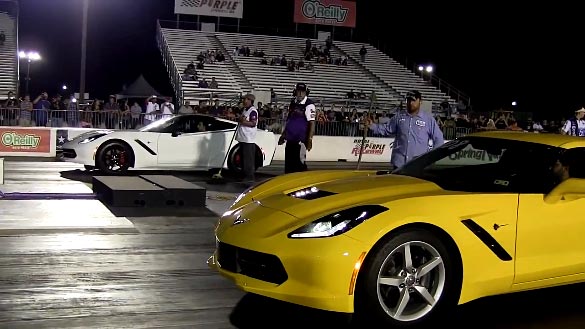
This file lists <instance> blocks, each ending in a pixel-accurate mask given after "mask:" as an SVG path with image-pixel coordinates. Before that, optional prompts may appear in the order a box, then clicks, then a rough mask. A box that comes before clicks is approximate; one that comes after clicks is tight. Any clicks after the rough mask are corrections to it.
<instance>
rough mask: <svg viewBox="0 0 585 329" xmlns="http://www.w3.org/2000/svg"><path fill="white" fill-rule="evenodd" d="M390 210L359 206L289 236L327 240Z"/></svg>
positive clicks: (314, 223)
mask: <svg viewBox="0 0 585 329" xmlns="http://www.w3.org/2000/svg"><path fill="white" fill-rule="evenodd" d="M386 210H388V208H386V207H383V206H378V205H366V206H357V207H353V208H349V209H345V210H341V211H339V212H336V213H333V214H331V215H327V216H325V217H321V218H319V219H317V220H315V221H313V222H311V223H309V224H307V225H305V226H302V227H300V228H298V229H296V230H294V231H293V232H291V233H289V234H288V237H289V238H293V239H299V238H326V237H330V236H335V235H340V234H343V233H345V232H347V231H349V230H351V229H352V228H354V227H356V226H358V225H359V224H361V223H363V222H364V221H366V220H368V219H369V218H372V217H374V216H376V215H378V214H380V213H382V212H384V211H386Z"/></svg>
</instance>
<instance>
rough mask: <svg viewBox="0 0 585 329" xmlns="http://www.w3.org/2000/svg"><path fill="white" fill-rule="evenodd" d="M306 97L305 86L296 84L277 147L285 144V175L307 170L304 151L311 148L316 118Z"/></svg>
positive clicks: (314, 111) (312, 105)
mask: <svg viewBox="0 0 585 329" xmlns="http://www.w3.org/2000/svg"><path fill="white" fill-rule="evenodd" d="M307 95H308V90H307V85H306V84H304V83H298V84H297V85H296V87H295V98H294V99H293V100H292V101H291V102H290V106H289V109H288V117H287V120H286V125H285V127H284V131H283V132H282V135H281V136H280V139H279V140H278V145H282V144H284V143H285V142H286V147H285V150H284V173H285V174H288V173H293V172H299V171H305V170H307V166H306V164H305V157H306V152H305V149H306V151H310V150H311V149H312V148H313V132H314V131H315V116H316V109H315V104H314V103H313V101H312V100H311V99H310V98H308V96H307Z"/></svg>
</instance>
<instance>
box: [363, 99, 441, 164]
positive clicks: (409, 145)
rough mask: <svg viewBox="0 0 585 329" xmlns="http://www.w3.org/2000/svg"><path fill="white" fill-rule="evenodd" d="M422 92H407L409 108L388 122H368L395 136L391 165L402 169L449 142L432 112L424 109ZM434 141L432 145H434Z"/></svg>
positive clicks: (381, 133)
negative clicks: (421, 104) (446, 141)
mask: <svg viewBox="0 0 585 329" xmlns="http://www.w3.org/2000/svg"><path fill="white" fill-rule="evenodd" d="M420 103H421V94H420V92H418V91H417V90H413V91H410V92H409V93H408V94H407V95H406V111H400V112H398V113H396V115H394V116H393V117H392V118H390V120H389V121H388V122H386V123H378V124H377V123H372V120H371V119H369V120H367V122H366V124H367V125H368V126H369V128H370V129H371V130H372V131H373V132H374V133H376V134H379V135H382V136H389V135H392V136H394V145H393V146H392V157H391V159H390V164H392V165H393V166H394V168H400V167H402V166H403V165H404V164H405V163H407V162H408V161H410V160H412V159H413V158H415V157H417V156H419V155H422V154H424V153H426V152H428V151H429V150H430V149H431V148H433V147H439V146H441V145H443V143H444V142H445V141H444V139H443V132H442V131H441V128H439V125H438V124H437V121H435V118H433V116H432V115H431V114H430V113H426V112H421V111H420ZM430 141H432V142H433V143H432V146H431V145H430V143H429V142H430Z"/></svg>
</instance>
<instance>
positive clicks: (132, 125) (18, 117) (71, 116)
mask: <svg viewBox="0 0 585 329" xmlns="http://www.w3.org/2000/svg"><path fill="white" fill-rule="evenodd" d="M166 116H168V115H164V114H158V115H152V114H144V113H135V114H131V113H126V114H122V113H119V112H108V111H56V110H55V111H47V110H32V111H25V110H20V109H0V126H17V127H53V128H63V127H71V128H73V127H77V128H79V127H81V128H94V129H117V130H135V129H139V128H141V127H143V126H144V125H146V124H148V123H150V122H152V121H156V120H158V119H162V118H164V117H166ZM214 116H215V117H218V118H223V119H227V120H232V121H233V120H236V117H235V116H234V115H231V116H227V117H226V116H222V115H214ZM284 123H285V121H284V120H283V119H278V118H265V117H262V116H261V117H260V121H259V122H258V128H259V129H262V130H268V131H271V132H273V133H275V134H280V133H281V132H282V129H283V127H284ZM442 130H443V135H444V137H445V139H455V138H457V137H461V136H465V135H468V134H470V133H472V132H473V130H472V129H470V128H465V127H443V128H442ZM315 135H316V136H350V137H360V136H363V130H362V126H361V123H359V122H348V121H325V122H321V121H317V122H316V123H315ZM368 136H369V137H378V136H376V135H374V134H373V133H372V132H371V131H368Z"/></svg>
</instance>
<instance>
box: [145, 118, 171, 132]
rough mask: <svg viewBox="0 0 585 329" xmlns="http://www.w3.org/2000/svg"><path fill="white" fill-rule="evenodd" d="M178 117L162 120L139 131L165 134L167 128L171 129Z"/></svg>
mask: <svg viewBox="0 0 585 329" xmlns="http://www.w3.org/2000/svg"><path fill="white" fill-rule="evenodd" d="M175 118H176V117H166V118H162V119H160V120H157V121H154V122H152V123H150V124H148V125H146V126H144V127H142V128H140V130H139V131H148V132H155V133H159V132H164V131H165V129H166V128H168V127H170V126H171V125H172V124H173V123H174V122H175V120H174V119H175Z"/></svg>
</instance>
